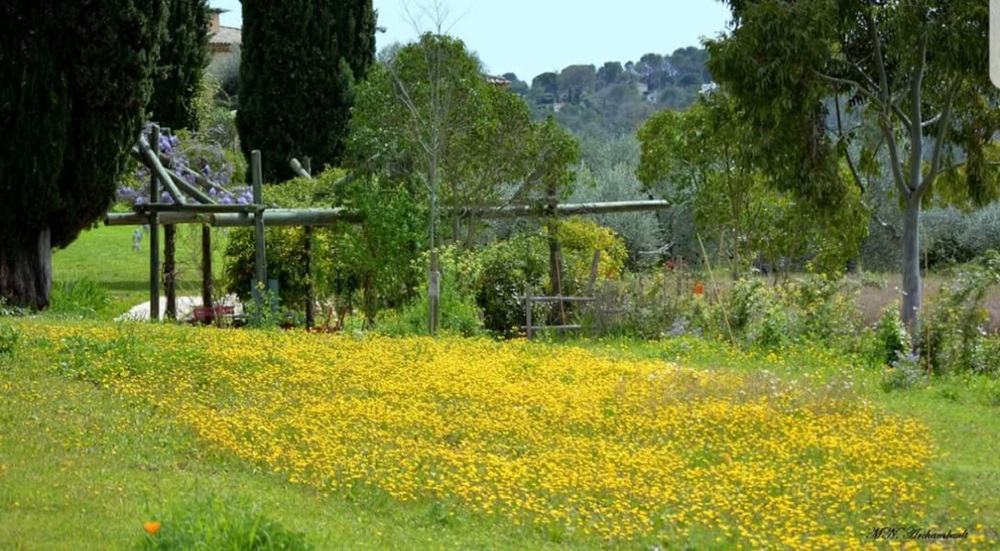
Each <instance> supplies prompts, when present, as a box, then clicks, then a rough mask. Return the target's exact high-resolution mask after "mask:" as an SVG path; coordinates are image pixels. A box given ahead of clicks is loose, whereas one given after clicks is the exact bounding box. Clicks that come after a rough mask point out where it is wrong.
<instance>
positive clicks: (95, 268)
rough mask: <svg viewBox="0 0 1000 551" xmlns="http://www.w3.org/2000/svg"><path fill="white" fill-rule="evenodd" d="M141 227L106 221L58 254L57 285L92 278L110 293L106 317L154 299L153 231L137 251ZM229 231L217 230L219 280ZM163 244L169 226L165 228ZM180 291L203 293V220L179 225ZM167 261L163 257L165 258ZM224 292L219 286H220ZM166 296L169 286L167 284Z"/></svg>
mask: <svg viewBox="0 0 1000 551" xmlns="http://www.w3.org/2000/svg"><path fill="white" fill-rule="evenodd" d="M135 230H136V227H132V226H100V227H97V228H94V229H90V230H87V231H85V232H83V234H81V235H80V238H79V239H77V240H76V241H74V242H73V243H72V244H70V246H69V247H67V248H66V249H63V250H57V251H55V252H54V254H53V256H52V279H53V286H54V287H56V286H59V285H61V284H66V283H68V282H74V281H77V280H89V281H92V282H94V283H96V284H97V286H98V287H100V288H101V289H103V290H104V291H106V292H107V294H108V297H109V298H110V303H109V304H108V305H107V307H105V308H103V309H102V310H101V311H100V312H98V314H99V315H100V316H101V317H104V318H113V317H114V316H116V315H118V314H121V313H123V312H126V311H128V309H129V308H131V307H132V306H134V305H136V304H139V303H142V302H146V301H148V300H149V234H148V233H147V232H144V233H143V236H142V241H141V243H140V250H138V251H136V250H134V248H133V246H132V236H133V233H134V232H135ZM225 232H226V230H221V229H215V230H213V231H212V249H213V257H212V258H213V259H212V268H213V272H214V273H215V275H216V279H217V280H218V278H219V276H220V274H221V273H222V266H223V257H222V251H223V250H224V249H225V243H226V233H225ZM160 243H161V247H162V243H163V230H162V229H161V230H160ZM176 258H177V281H178V283H177V293H178V294H179V295H196V296H200V295H201V268H200V265H201V229H200V227H199V226H197V225H190V224H189V225H180V226H178V227H177V253H176ZM160 262H161V266H162V262H163V259H162V257H161V259H160ZM215 292H216V294H218V292H219V289H216V291H215ZM160 293H161V295H162V293H163V288H162V286H161V288H160Z"/></svg>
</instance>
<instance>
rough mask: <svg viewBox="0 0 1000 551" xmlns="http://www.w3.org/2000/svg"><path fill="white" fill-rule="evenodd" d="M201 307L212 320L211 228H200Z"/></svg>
mask: <svg viewBox="0 0 1000 551" xmlns="http://www.w3.org/2000/svg"><path fill="white" fill-rule="evenodd" d="M201 305H202V307H203V308H206V310H205V311H206V312H211V313H212V314H210V315H211V316H212V317H213V318H214V314H215V308H214V306H215V305H214V304H212V227H211V226H209V225H207V224H206V225H203V226H202V227H201Z"/></svg>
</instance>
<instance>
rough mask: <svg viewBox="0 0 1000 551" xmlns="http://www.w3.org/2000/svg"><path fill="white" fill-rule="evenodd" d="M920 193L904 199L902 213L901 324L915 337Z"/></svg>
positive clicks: (918, 303) (919, 295) (919, 298)
mask: <svg viewBox="0 0 1000 551" xmlns="http://www.w3.org/2000/svg"><path fill="white" fill-rule="evenodd" d="M922 195H923V194H921V193H912V194H911V195H910V196H909V197H907V199H906V205H905V210H904V212H903V310H902V312H900V317H901V318H902V320H903V324H904V325H905V326H906V328H907V329H908V330H909V331H910V334H911V335H912V336H914V337H916V336H917V335H918V333H919V331H920V306H921V303H922V288H921V282H920V204H921V199H922Z"/></svg>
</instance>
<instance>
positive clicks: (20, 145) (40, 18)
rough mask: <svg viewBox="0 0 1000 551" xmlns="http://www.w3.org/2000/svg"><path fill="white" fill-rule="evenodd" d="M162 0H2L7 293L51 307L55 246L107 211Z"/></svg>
mask: <svg viewBox="0 0 1000 551" xmlns="http://www.w3.org/2000/svg"><path fill="white" fill-rule="evenodd" d="M162 6H163V3H162V1H161V0H92V1H89V2H61V1H59V0H10V1H6V2H3V4H0V129H2V131H0V205H3V209H0V296H2V297H3V298H4V299H6V300H7V301H9V302H10V303H13V304H16V305H20V306H28V307H32V308H37V309H42V308H45V307H47V306H48V303H49V293H50V288H51V281H52V247H65V246H66V245H68V244H69V243H71V242H72V241H73V240H74V239H76V237H77V236H78V235H79V234H80V232H81V231H82V230H83V229H84V228H86V227H88V226H89V225H91V224H92V223H93V222H94V221H95V220H97V219H98V218H99V217H100V216H101V215H103V214H104V213H105V212H106V211H107V209H108V207H109V206H110V205H111V202H112V199H113V198H114V192H115V187H116V182H117V181H118V177H119V176H120V174H121V172H122V170H123V169H124V167H125V160H126V159H127V155H128V151H129V149H130V148H131V147H132V145H133V144H134V143H135V140H136V139H137V138H138V136H139V131H140V130H141V129H142V122H143V113H144V109H145V107H146V104H147V103H148V101H149V96H150V93H151V83H152V74H153V69H154V67H155V62H156V56H157V48H158V43H159V40H160V37H161V33H162V29H163V25H162V23H163V15H164V14H163V9H162Z"/></svg>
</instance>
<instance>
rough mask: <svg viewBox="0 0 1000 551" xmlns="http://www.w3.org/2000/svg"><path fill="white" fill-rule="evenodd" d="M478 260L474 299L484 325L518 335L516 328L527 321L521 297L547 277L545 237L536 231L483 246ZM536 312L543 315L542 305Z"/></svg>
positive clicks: (506, 333)
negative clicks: (481, 314)
mask: <svg viewBox="0 0 1000 551" xmlns="http://www.w3.org/2000/svg"><path fill="white" fill-rule="evenodd" d="M476 260H477V262H478V263H479V265H480V271H479V276H478V278H477V279H476V283H475V298H476V304H477V305H478V306H479V308H480V309H481V310H482V312H483V324H484V326H485V327H486V329H489V330H490V331H493V332H495V333H497V334H499V335H504V336H508V337H509V336H513V335H515V334H517V332H518V330H516V329H515V328H517V327H520V326H521V325H523V324H524V321H525V315H524V306H523V305H522V303H521V300H520V298H518V297H521V296H523V295H524V289H525V287H526V286H530V287H531V288H532V289H534V290H535V291H533V292H536V293H537V292H538V290H540V289H542V288H543V287H544V285H545V282H546V279H547V274H548V269H549V258H548V245H547V243H546V240H545V238H544V237H542V236H541V235H539V234H536V233H519V234H516V235H514V236H513V237H511V238H510V239H507V240H504V241H498V242H496V243H494V244H492V245H490V246H488V247H485V248H483V249H481V250H480V251H479V252H478V254H477V255H476ZM533 315H540V316H544V310H543V309H542V307H541V305H539V309H538V311H537V312H533ZM536 319H542V317H539V318H536Z"/></svg>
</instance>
